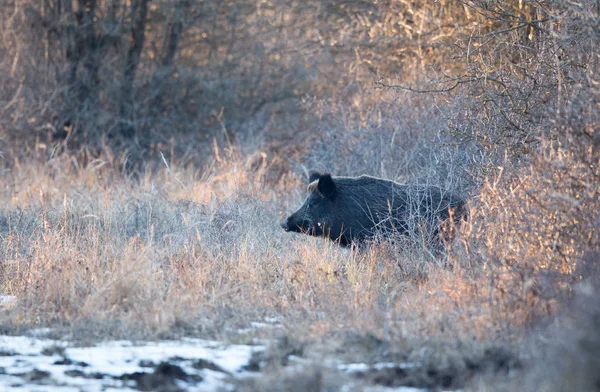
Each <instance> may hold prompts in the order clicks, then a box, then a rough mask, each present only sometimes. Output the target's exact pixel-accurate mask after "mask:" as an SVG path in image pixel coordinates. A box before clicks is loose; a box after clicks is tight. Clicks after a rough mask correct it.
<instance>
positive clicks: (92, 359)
mask: <svg viewBox="0 0 600 392" xmlns="http://www.w3.org/2000/svg"><path fill="white" fill-rule="evenodd" d="M261 350H264V346H244V345H229V346H227V345H223V344H222V343H219V342H215V341H209V340H201V339H182V340H178V341H158V342H146V343H139V344H138V343H132V342H129V341H113V342H106V343H101V344H98V345H96V346H92V347H72V346H70V345H69V343H67V342H64V341H58V340H50V339H37V338H32V337H24V336H3V335H0V368H3V371H2V373H0V390H7V389H9V388H10V390H14V391H18V390H23V391H47V390H49V386H51V389H52V390H53V391H106V390H109V389H110V388H118V389H119V390H134V389H131V388H127V387H134V386H135V382H133V381H128V382H127V384H126V383H125V382H124V381H122V380H119V379H116V378H115V377H118V376H121V375H123V374H131V373H135V372H143V373H151V372H153V371H154V369H155V368H154V367H149V366H140V365H141V364H140V361H143V362H146V363H152V364H159V363H161V362H166V361H169V363H172V364H175V365H177V366H180V367H181V369H183V370H184V371H185V373H186V374H188V375H199V376H201V377H202V378H203V380H202V381H201V382H199V383H194V382H190V383H189V384H187V383H185V381H181V380H177V383H178V384H179V383H183V384H185V388H186V389H187V390H190V391H193V390H201V391H211V390H216V389H218V388H220V387H226V384H225V381H224V379H225V378H226V377H227V374H226V373H224V372H227V373H229V374H231V375H235V376H242V375H244V374H245V373H246V372H244V371H243V366H244V365H246V364H248V362H249V360H250V357H251V356H252V353H253V352H255V351H261ZM43 351H44V352H45V353H51V355H44V354H42V352H43ZM63 358H68V359H69V360H70V361H72V363H70V364H63V365H60V364H55V362H57V361H61V360H63ZM199 359H203V360H206V361H210V362H212V363H213V364H215V365H217V366H218V367H220V368H221V369H222V370H223V371H224V372H222V371H215V370H210V369H196V368H194V367H193V366H192V365H193V364H194V362H195V361H197V360H199ZM143 364H144V363H142V365H143ZM33 370H38V371H45V372H48V373H50V377H45V378H44V377H42V378H41V379H40V380H32V381H28V380H27V377H19V375H22V374H24V373H28V372H32V371H33ZM69 371H71V372H72V373H70V375H67V374H65V372H69ZM97 374H100V375H101V377H102V378H100V379H97V378H93V376H94V375H97ZM86 376H87V377H86ZM98 377H100V376H98Z"/></svg>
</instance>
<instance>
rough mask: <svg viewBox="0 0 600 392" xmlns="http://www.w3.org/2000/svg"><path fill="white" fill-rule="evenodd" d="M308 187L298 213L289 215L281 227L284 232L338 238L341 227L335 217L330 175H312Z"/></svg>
mask: <svg viewBox="0 0 600 392" xmlns="http://www.w3.org/2000/svg"><path fill="white" fill-rule="evenodd" d="M309 181H310V184H309V185H308V197H307V198H306V200H305V201H304V204H303V205H302V207H300V208H299V209H298V211H296V212H294V213H293V214H292V215H290V216H289V217H288V218H287V219H286V220H285V221H284V222H283V223H282V224H281V227H282V228H283V229H284V230H285V231H293V232H297V233H306V234H309V235H314V236H323V237H329V238H331V239H333V240H335V239H337V238H338V237H340V235H341V234H342V233H341V225H340V224H339V222H338V220H337V219H335V217H336V215H337V214H336V211H337V208H336V207H337V206H336V195H337V190H336V184H335V182H334V180H333V178H331V175H330V174H323V175H321V174H319V173H313V174H311V176H310V179H309Z"/></svg>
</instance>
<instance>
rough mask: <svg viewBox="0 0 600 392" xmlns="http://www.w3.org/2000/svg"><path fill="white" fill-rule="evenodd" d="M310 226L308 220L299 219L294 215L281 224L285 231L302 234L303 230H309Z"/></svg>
mask: <svg viewBox="0 0 600 392" xmlns="http://www.w3.org/2000/svg"><path fill="white" fill-rule="evenodd" d="M309 226H310V222H308V221H306V220H301V219H297V217H296V216H295V215H294V214H292V215H290V216H289V217H288V218H287V219H286V220H285V221H283V222H282V223H281V227H282V228H283V230H285V231H294V232H298V233H300V232H302V230H307V229H308V228H309Z"/></svg>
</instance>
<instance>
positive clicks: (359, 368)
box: [338, 362, 419, 373]
mask: <svg viewBox="0 0 600 392" xmlns="http://www.w3.org/2000/svg"><path fill="white" fill-rule="evenodd" d="M416 366H419V364H417V363H404V362H403V363H395V362H381V363H376V364H374V365H367V364H366V363H341V364H339V365H338V369H339V370H341V371H344V372H348V373H356V372H365V371H367V370H369V369H375V370H381V369H391V368H401V369H410V368H414V367H416Z"/></svg>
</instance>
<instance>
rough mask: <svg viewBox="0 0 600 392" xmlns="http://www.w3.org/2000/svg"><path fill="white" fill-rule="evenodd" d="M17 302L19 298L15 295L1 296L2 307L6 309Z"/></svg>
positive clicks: (0, 304) (0, 303) (0, 305)
mask: <svg viewBox="0 0 600 392" xmlns="http://www.w3.org/2000/svg"><path fill="white" fill-rule="evenodd" d="M15 302H17V297H15V296H14V295H4V294H0V307H3V306H4V307H6V306H8V305H11V304H14V303H15Z"/></svg>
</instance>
